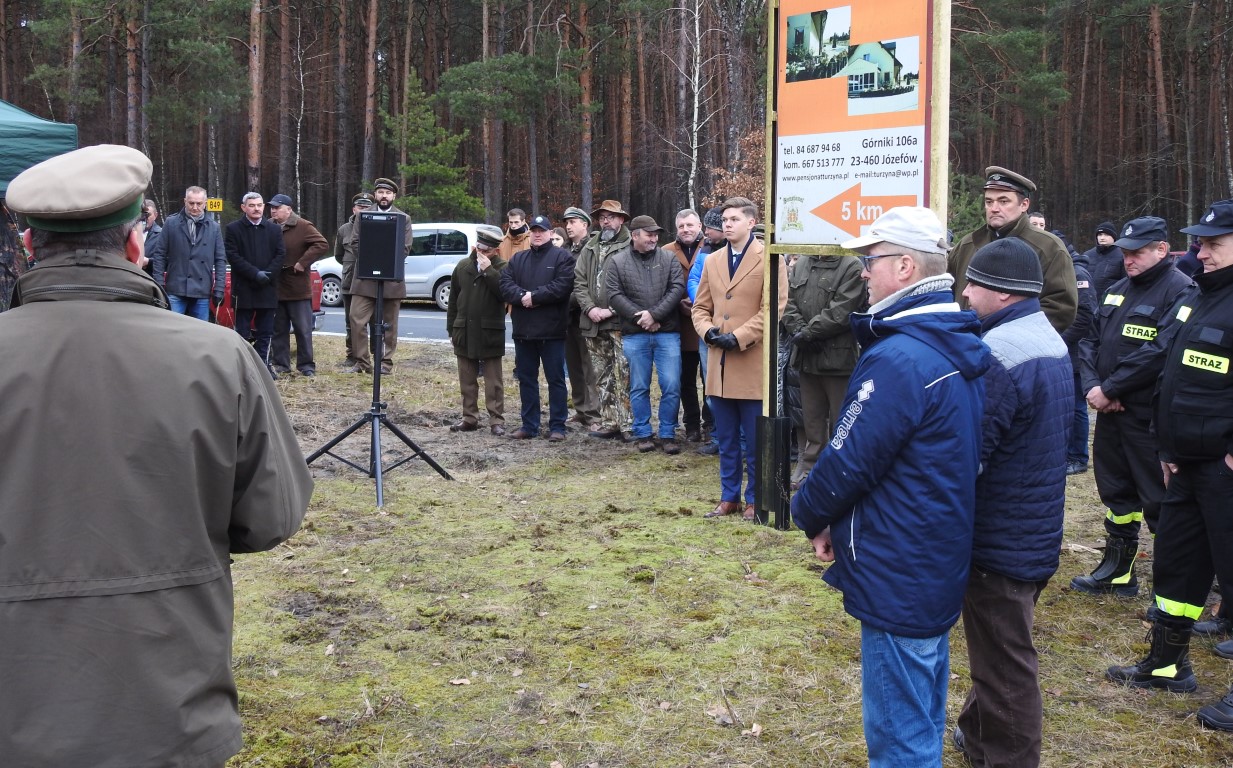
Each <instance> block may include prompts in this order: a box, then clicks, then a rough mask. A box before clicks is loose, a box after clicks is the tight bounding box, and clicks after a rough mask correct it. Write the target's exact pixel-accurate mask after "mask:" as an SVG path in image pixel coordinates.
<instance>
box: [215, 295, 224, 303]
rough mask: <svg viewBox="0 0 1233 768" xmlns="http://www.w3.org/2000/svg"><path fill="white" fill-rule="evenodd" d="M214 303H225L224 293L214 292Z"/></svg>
mask: <svg viewBox="0 0 1233 768" xmlns="http://www.w3.org/2000/svg"><path fill="white" fill-rule="evenodd" d="M214 303H215V304H216V305H217V304H222V303H223V295H222V294H221V293H216V294H214Z"/></svg>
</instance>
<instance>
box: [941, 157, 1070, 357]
mask: <svg viewBox="0 0 1233 768" xmlns="http://www.w3.org/2000/svg"><path fill="white" fill-rule="evenodd" d="M1035 194H1036V183H1035V182H1033V181H1032V180H1031V179H1029V178H1028V177H1026V176H1023V175H1021V174H1018V173H1015V172H1014V171H1008V170H1006V169H1005V168H999V167H998V166H996V165H991V166H989V167H988V168H986V169H985V225H984V226H983V227H979V228H978V229H976V230H975V231H974V232H972V233H970V234H969V235H968V236H967V237H965V238H963V239H962V240H960V241H959V244H958V245H956V246H955V248H954V250H952V251H951V252H950V263H949V265H948V267H947V269H946V271H947V272H949V273H950V274H951V275H952V276H954V278H955V301H957V302H959V304H960V306H962V307H965V308H966V307H967V305H968V302H967V299H965V298H963V289H964V288H966V287H967V284H968V278H967V271H968V262H970V261H971V260H972V255H973V254H975V253H976V251H977V250H978V249H979V248H980V247H981V246H983V245H987V244H989V243H991V242H993V241H994V240H999V239H1001V238H1003V237H1017V238H1019V239H1021V240H1023V241H1024V242H1025V243H1027V244H1028V245H1030V246H1031V247H1032V250H1033V251H1036V255H1037V256H1039V257H1040V269H1041V271H1042V272H1044V273H1045V289H1044V291H1043V292H1042V293H1041V294H1040V308H1041V309H1042V310H1043V311H1044V313H1045V317H1047V318H1048V319H1049V324H1050V325H1052V326H1053V329H1054V330H1056V331H1057V332H1058V333H1062V332H1064V331H1065V330H1066V329H1067V328H1069V327H1070V324H1071V323H1073V322H1074V321H1075V314H1076V313H1077V312H1078V310H1079V289H1078V287H1077V283H1076V282H1075V266H1074V263H1073V262H1072V261H1071V260H1070V253H1069V252H1067V250H1066V246H1065V245H1064V244H1063V243H1062V241H1061V240H1059V239H1057V237H1056V236H1054V235H1053V234H1051V233H1049V232H1042V231H1041V230H1039V229H1035V228H1033V227H1032V225H1031V224H1030V223H1029V222H1028V216H1027V212H1028V208H1030V207H1031V205H1032V199H1031V198H1032V196H1033V195H1035Z"/></svg>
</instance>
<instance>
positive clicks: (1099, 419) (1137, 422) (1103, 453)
mask: <svg viewBox="0 0 1233 768" xmlns="http://www.w3.org/2000/svg"><path fill="white" fill-rule="evenodd" d="M1148 426H1149V415H1148V414H1147V413H1140V412H1138V411H1137V410H1129V411H1124V412H1121V413H1098V414H1096V435H1095V437H1094V438H1093V440H1092V459H1093V463H1094V464H1095V468H1096V490H1097V491H1098V492H1099V493H1100V500H1101V501H1102V502H1103V503H1104V505H1105V507H1107V508H1108V512H1107V513H1106V514H1105V532H1106V533H1108V534H1109V535H1110V536H1122V537H1125V538H1131V539H1137V538H1138V537H1139V527H1140V521H1141V520H1146V521H1147V529H1148V530H1149V531H1153V532H1154V531H1155V530H1156V526H1157V521H1158V520H1159V518H1160V500H1161V499H1163V498H1164V494H1165V488H1164V480H1163V479H1162V476H1161V473H1160V461H1159V460H1158V459H1157V458H1156V441H1155V440H1154V439H1153V438H1152V436H1151V434H1150V433H1149V431H1148Z"/></svg>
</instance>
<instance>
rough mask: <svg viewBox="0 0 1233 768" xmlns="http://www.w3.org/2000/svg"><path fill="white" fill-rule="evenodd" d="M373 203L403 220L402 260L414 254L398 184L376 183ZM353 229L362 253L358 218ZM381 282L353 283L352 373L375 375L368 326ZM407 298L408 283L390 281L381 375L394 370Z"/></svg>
mask: <svg viewBox="0 0 1233 768" xmlns="http://www.w3.org/2000/svg"><path fill="white" fill-rule="evenodd" d="M372 196H373V200H375V201H376V203H377V205H376V207H375V208H374V209H373V210H377V211H381V212H382V213H396V214H399V215H401V216H402V217H403V249H404V252H403V254H402V256H403V258H406V257H407V256H409V255H410V254H411V246H412V244H413V242H414V241H413V240H412V234H411V217H410V216H408V215H407V214H406V213H405V212H403V211H400V210H399V209H398V207H397V206H395V205H394V198H396V197H398V185H397V184H395V183H394V182H393V181H391V180H390V179H386V178H380V179H377V180H376V181H374V182H373V191H372ZM355 221H356V224H355V226H354V227H353V228H352V229H351V241H352V243H353V244H354V248H355V253H356V254H357V256H358V254H360V253H361V252H362V250H361V246H360V226H359V219H358V218H355ZM379 282H381V281H379V280H367V279H364V278H360V277H355V278H352V280H351V325H350V326H349V329H350V330H349V332H350V334H351V354H353V355H355V365H353V366H352V367H350V368H348V369H347V370H348V371H350V372H351V373H372V367H373V361H372V352H371V351H370V348H369V338H368V327H369V324H370V323H371V322H372V319H373V313H374V312H376V310H377V284H378V283H379ZM405 298H407V284H406V283H401V282H397V281H392V282H387V283H386V285H385V293H384V298H383V302H382V306H381V315H382V316H381V322H382V323H383V324H384V326H385V338H384V342H385V349H384V351H383V357H382V359H381V360H378V361H377V364H378V365H380V366H381V373H382V374H383V375H384V374H388V373H392V372H393V370H394V350H395V348H397V346H398V313H399V311H400V310H401V309H402V300H403V299H405Z"/></svg>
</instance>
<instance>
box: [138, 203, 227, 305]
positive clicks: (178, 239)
mask: <svg viewBox="0 0 1233 768" xmlns="http://www.w3.org/2000/svg"><path fill="white" fill-rule="evenodd" d="M146 255H147V256H149V257H150V269H151V272H150V274H151V275H152V276H153V277H154V280H155V282H157V283H158V284H159V285H162V286H164V287H165V288H166V289H167V293H169V294H171V295H172V296H185V297H188V298H193V299H208V298H210V297H211V296H217V297H218V298H220V299H221V298H222V296H223V288H224V287H225V286H226V283H227V252H226V249H225V248H224V245H223V230H222V228H221V227H219V225H218V222H216V221H215V220H214V219H213V218H211V217H210V216H208V215H207V216H205V217H204V218H203V219H202V222H201V231H200V232H198V233H197V242H195V243H194V242H193V241H192V240H191V239H190V238H189V236H188V217H187V216H186V215H185V214H184V212H183V211H181V212H180V213H174V214H172V215H171V216H168V217H167V226H166V227H163V228H162V229H161V230H159V232H157V233H156V232H155V231H154V230H153V229H151V230H150V233H149V234H148V235H147V236H146ZM164 274H165V275H166V279H165V280H164Z"/></svg>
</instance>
